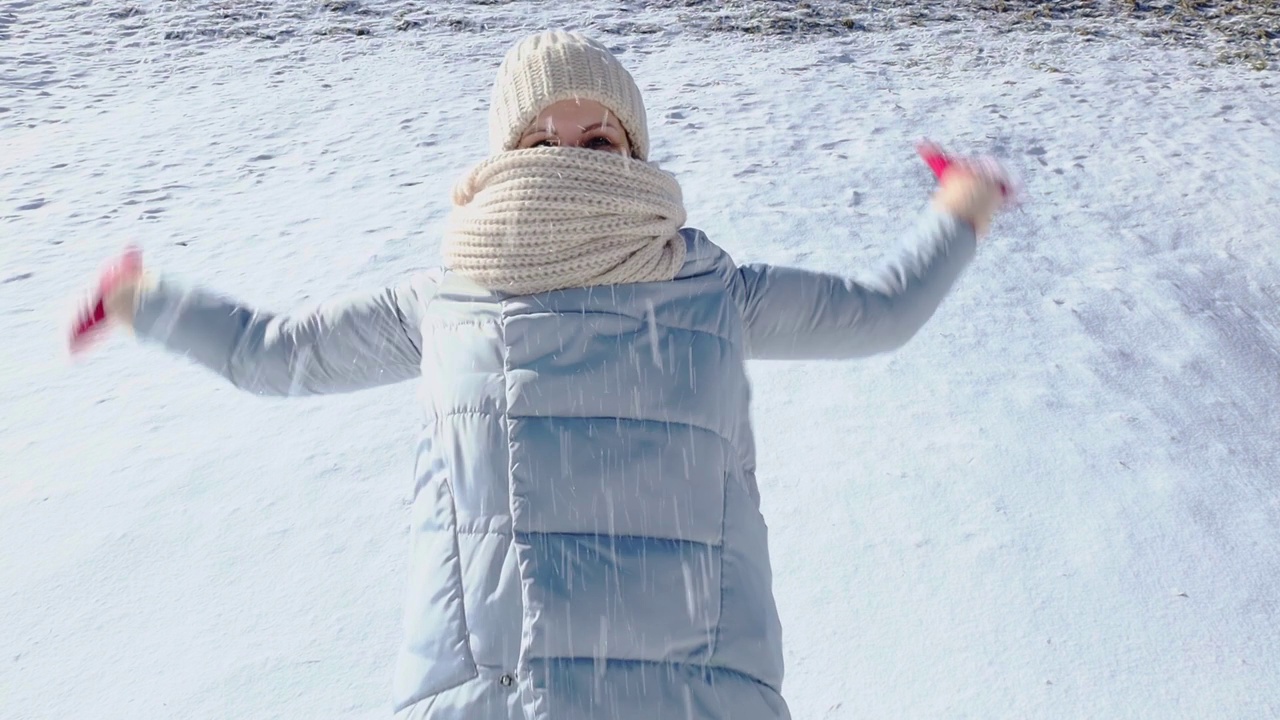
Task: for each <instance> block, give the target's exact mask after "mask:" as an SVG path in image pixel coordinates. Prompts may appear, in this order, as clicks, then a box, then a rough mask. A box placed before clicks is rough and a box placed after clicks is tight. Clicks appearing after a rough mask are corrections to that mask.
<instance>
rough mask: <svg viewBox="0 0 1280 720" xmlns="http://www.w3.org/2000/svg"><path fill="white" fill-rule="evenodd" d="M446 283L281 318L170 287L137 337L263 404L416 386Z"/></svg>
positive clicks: (145, 311) (153, 291)
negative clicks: (428, 306) (424, 315)
mask: <svg viewBox="0 0 1280 720" xmlns="http://www.w3.org/2000/svg"><path fill="white" fill-rule="evenodd" d="M437 285H438V277H436V276H433V275H422V276H419V277H415V278H414V279H413V280H411V281H409V282H406V283H404V284H402V285H399V286H396V287H391V288H385V289H382V290H380V291H378V292H375V293H371V294H370V293H365V294H357V295H351V296H348V297H345V298H339V299H335V300H330V301H327V302H323V303H320V304H319V305H318V306H316V307H314V308H313V309H309V310H306V311H302V312H298V313H293V314H275V313H270V312H265V311H262V310H256V309H254V308H251V307H248V306H246V305H243V304H240V303H238V302H236V301H234V300H231V299H229V298H225V297H222V296H220V295H217V294H214V293H212V292H209V291H207V290H203V289H200V288H188V287H181V286H179V285H177V284H175V283H173V282H171V281H168V280H165V279H163V278H161V279H159V280H158V282H156V283H155V284H154V285H152V286H151V287H150V288H148V289H147V290H146V291H144V292H143V293H142V295H141V297H140V298H139V300H138V305H137V308H136V311H135V314H134V322H133V327H134V332H136V333H137V334H138V336H139V337H140V338H142V339H144V340H148V341H152V342H155V343H159V344H160V345H162V346H163V347H164V348H165V349H167V350H169V351H171V352H174V353H177V354H180V355H185V356H187V357H188V358H190V359H191V360H194V361H195V362H196V363H198V364H200V365H203V366H204V367H206V368H208V369H210V370H212V371H213V372H215V373H218V374H219V375H221V376H222V377H224V378H226V379H227V380H229V381H230V382H231V384H233V385H235V386H236V387H238V388H240V389H242V390H246V391H248V392H251V393H255V394H257V395H275V396H302V395H321V394H330V393H343V392H351V391H355V390H362V389H365V388H371V387H375V386H378V385H388V384H391V383H396V382H400V381H403V380H408V379H411V378H414V377H417V376H418V375H419V374H420V372H421V371H420V363H421V360H422V336H421V331H420V329H419V320H420V319H421V312H422V309H423V308H424V307H425V303H426V302H427V301H429V299H430V298H431V297H432V296H434V293H435V291H436V287H437Z"/></svg>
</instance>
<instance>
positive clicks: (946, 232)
mask: <svg viewBox="0 0 1280 720" xmlns="http://www.w3.org/2000/svg"><path fill="white" fill-rule="evenodd" d="M976 246H977V237H976V235H975V230H974V225H973V224H972V223H971V222H969V221H968V220H965V219H962V218H961V217H959V216H957V215H956V214H954V213H951V212H948V211H946V210H944V209H941V208H938V207H936V206H935V207H931V208H930V209H929V210H928V211H926V212H925V214H924V216H923V217H921V218H920V221H919V222H918V224H917V225H916V227H915V229H914V231H913V232H911V233H910V234H909V235H908V236H907V238H906V242H905V243H904V245H903V248H902V250H901V251H900V253H899V254H898V256H897V257H896V258H894V259H893V260H891V261H890V262H889V263H888V264H886V265H885V266H884V267H882V268H881V269H880V271H879V272H878V273H877V277H876V281H875V282H874V283H868V284H863V283H859V282H856V281H854V280H852V279H849V278H845V277H841V276H838V275H832V274H827V273H819V272H811V271H808V270H801V269H797V268H789V267H777V266H770V265H745V266H743V267H741V268H739V269H738V277H739V279H740V280H741V282H742V291H743V292H742V294H741V295H740V297H741V298H742V302H743V317H744V320H745V325H746V333H747V351H748V355H749V357H751V358H756V359H773V360H804V359H813V360H819V359H824V360H825V359H830V360H837V359H847V358H857V357H866V356H868V355H875V354H878V353H883V352H887V351H890V350H894V349H897V348H899V347H901V346H902V345H904V344H905V343H906V342H907V341H908V340H910V339H911V338H912V337H913V336H914V335H915V334H916V332H918V331H919V330H920V328H921V327H923V326H924V324H925V323H926V322H927V321H928V320H929V318H930V317H932V316H933V313H934V311H936V310H937V309H938V306H939V305H940V304H941V303H942V300H943V298H945V297H946V295H947V293H948V292H950V291H951V288H952V286H953V285H954V284H955V282H956V280H957V279H958V278H959V277H960V275H961V274H962V273H963V271H964V269H965V267H967V266H968V264H969V262H970V261H971V260H972V259H973V256H974V253H975V250H976Z"/></svg>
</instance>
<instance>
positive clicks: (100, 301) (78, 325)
mask: <svg viewBox="0 0 1280 720" xmlns="http://www.w3.org/2000/svg"><path fill="white" fill-rule="evenodd" d="M141 274H142V251H141V250H139V249H138V248H136V247H129V248H128V249H126V250H125V252H124V254H123V255H121V256H120V257H118V258H116V260H115V261H113V262H112V263H110V264H109V265H107V267H106V268H104V269H103V271H102V274H101V275H99V276H98V285H97V287H96V288H94V293H93V295H92V296H91V297H90V298H89V300H88V302H87V303H85V305H84V306H82V307H81V309H80V312H79V313H78V314H77V315H76V322H75V325H74V326H73V327H72V328H71V342H70V347H71V353H72V354H73V355H75V354H79V353H82V352H84V351H85V350H87V349H88V348H89V347H90V346H92V345H93V344H94V343H95V342H96V341H97V340H98V339H99V338H100V337H101V336H102V334H103V332H104V331H105V330H106V329H107V328H108V327H109V326H110V324H111V321H112V320H113V319H114V318H111V317H108V315H107V297H108V296H110V295H111V293H112V292H114V291H115V290H116V288H118V287H119V286H120V284H121V283H123V282H130V281H134V280H137V279H138V277H139V276H141Z"/></svg>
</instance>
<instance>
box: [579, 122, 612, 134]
mask: <svg viewBox="0 0 1280 720" xmlns="http://www.w3.org/2000/svg"><path fill="white" fill-rule="evenodd" d="M602 127H607V128H609V129H610V130H617V129H618V126H617V125H614V124H613V123H611V122H609V121H608V120H604V121H601V122H598V123H593V124H591V125H587V126H586V127H583V126H581V125H579V126H578V129H579V130H581V131H582V132H591V131H592V130H599V129H600V128H602Z"/></svg>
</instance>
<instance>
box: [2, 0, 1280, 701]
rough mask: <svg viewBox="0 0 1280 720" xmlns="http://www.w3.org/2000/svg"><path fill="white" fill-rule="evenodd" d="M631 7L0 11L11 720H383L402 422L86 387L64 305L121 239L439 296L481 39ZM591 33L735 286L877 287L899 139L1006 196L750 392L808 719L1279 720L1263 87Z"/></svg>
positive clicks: (221, 277) (858, 38) (192, 374)
mask: <svg viewBox="0 0 1280 720" xmlns="http://www.w3.org/2000/svg"><path fill="white" fill-rule="evenodd" d="M53 5H54V4H53V3H51V4H50V7H51V8H52V6H53ZM624 5H628V4H627V3H603V2H593V3H583V4H581V5H575V7H573V8H569V7H568V6H569V4H563V5H560V4H555V3H549V4H546V3H516V4H504V5H502V6H501V7H498V8H494V9H492V10H489V11H486V12H493V13H498V14H500V15H501V17H502V18H505V19H504V20H503V21H502V22H501V23H495V24H494V28H495V29H492V30H483V29H478V28H479V25H482V24H483V23H479V24H478V25H477V27H475V28H472V29H470V30H467V31H465V32H461V33H457V32H451V31H450V30H449V29H448V27H447V25H443V24H439V25H432V26H427V25H424V26H423V27H422V28H420V29H418V30H416V31H413V32H406V33H399V34H393V35H386V36H379V37H332V38H328V39H314V38H311V37H309V36H301V35H299V36H298V37H296V38H293V39H289V38H288V37H287V33H283V32H282V33H279V34H280V35H282V36H286V37H284V39H279V40H276V41H263V40H254V39H243V38H235V37H231V38H220V37H206V36H199V35H197V36H195V37H194V38H193V37H185V38H181V37H179V38H175V39H171V40H167V41H166V40H164V39H163V32H162V30H163V28H165V27H168V26H165V25H164V23H160V22H156V21H154V15H153V16H152V20H153V22H152V25H149V26H146V27H142V29H139V30H137V32H136V33H134V34H132V35H129V34H126V33H124V32H123V31H122V30H120V27H127V24H128V16H125V17H124V19H123V20H121V21H120V22H121V23H123V25H122V24H120V23H117V24H116V25H109V26H104V27H102V28H99V29H97V30H94V28H92V27H90V25H91V22H90V21H92V20H93V19H94V18H95V17H98V16H94V15H84V16H80V15H77V14H76V11H75V10H74V6H73V5H72V4H59V5H58V9H57V13H59V14H56V15H55V14H53V13H54V10H52V9H50V10H48V13H50V14H49V15H48V16H47V17H45V16H42V15H41V13H42V12H45V10H43V9H42V7H41V3H38V2H36V3H31V2H27V3H15V2H7V3H3V4H0V9H2V10H3V12H0V18H6V20H5V21H4V23H0V24H2V25H3V28H0V30H2V31H3V33H4V35H5V39H4V40H3V44H2V45H0V71H2V72H3V76H2V82H0V232H2V233H3V241H0V337H2V338H3V342H0V468H3V470H2V471H0V475H2V476H3V480H0V650H2V651H3V652H2V653H0V717H4V718H54V717H69V716H76V717H94V718H104V719H107V718H168V717H184V718H230V717H234V718H268V717H286V718H295V717H296V718H374V717H383V716H385V715H386V713H387V710H388V705H387V688H388V686H389V680H390V663H391V660H392V656H393V652H394V648H395V644H396V642H397V639H398V622H399V621H398V613H399V605H400V599H401V595H402V592H403V576H402V568H403V566H404V560H405V558H404V555H405V549H406V548H405V537H406V534H405V531H404V525H405V522H406V514H405V505H404V502H405V499H406V496H407V492H408V490H409V470H410V467H409V464H410V443H411V436H412V432H413V429H414V423H415V421H416V418H415V417H414V413H413V407H412V400H411V392H412V388H411V387H407V386H406V387H397V388H392V389H387V390H382V391H376V392H369V393H365V394H360V395H353V396H342V397H333V398H324V399H310V400H287V401H271V400H264V399H259V398H255V397H252V396H248V395H244V394H240V393H238V392H236V391H235V390H233V389H231V388H229V387H226V386H225V385H224V384H223V383H221V382H220V381H218V380H216V379H214V378H213V377H211V376H209V375H207V374H205V373H203V372H201V371H199V370H197V369H195V368H193V367H191V366H189V365H188V364H186V363H185V362H184V361H182V360H181V359H179V358H172V357H168V356H165V355H163V354H161V353H160V352H159V351H157V350H155V349H153V348H148V347H141V346H137V345H135V344H133V343H132V342H130V341H128V340H125V339H119V338H117V339H115V340H113V341H111V342H110V343H108V344H107V345H106V346H105V347H103V348H102V350H101V352H99V353H98V354H96V355H94V356H92V357H91V358H89V359H88V360H87V361H85V362H83V363H75V362H71V361H70V360H69V359H68V358H67V356H66V353H65V347H64V341H65V330H66V327H67V323H68V313H69V312H70V310H71V308H72V306H73V304H74V302H75V301H76V300H77V299H78V298H77V295H76V294H77V293H78V292H79V291H80V290H81V288H82V287H83V285H84V284H85V283H87V282H88V280H89V279H90V278H91V277H92V276H93V274H94V272H95V271H96V269H97V267H98V264H99V262H100V261H101V260H102V259H103V258H104V257H106V256H107V255H109V254H112V253H114V252H116V251H117V250H118V249H119V248H120V247H121V246H122V245H123V244H124V243H126V242H137V243H139V244H140V245H142V246H143V248H144V250H145V251H146V253H147V258H148V262H150V263H151V264H153V265H156V266H159V267H161V268H162V269H164V270H165V271H167V272H171V273H174V274H175V275H179V276H181V277H184V278H187V279H189V280H191V281H193V282H200V283H203V284H206V285H209V286H212V287H216V288H218V289H221V290H223V291H225V292H228V293H230V294H233V295H236V296H239V297H242V298H244V299H247V300H251V301H253V302H256V303H259V304H261V305H263V306H267V307H272V308H279V309H286V308H289V307H293V306H297V305H300V304H303V303H306V302H308V301H314V300H318V299H320V298H323V297H325V296H328V295H330V294H333V293H337V292H341V291H345V290H351V289H356V288H367V287H375V286H378V285H380V284H383V283H388V282H391V281H393V280H395V279H397V278H400V277H402V276H403V275H405V274H407V273H408V272H411V271H412V270H414V269H416V268H422V267H427V266H430V265H432V264H434V263H435V262H437V261H438V257H439V255H438V242H437V237H438V235H437V233H438V230H439V229H440V227H441V223H442V221H443V218H444V213H445V212H446V210H447V197H448V189H449V187H450V185H451V184H452V182H453V181H454V180H455V179H456V178H457V177H458V176H459V175H460V174H461V173H462V172H463V171H464V170H465V169H466V168H467V167H468V166H469V165H470V164H472V163H473V162H475V161H476V160H478V159H479V158H480V157H481V156H482V154H483V153H484V149H485V148H484V141H485V134H484V122H485V115H484V111H485V107H486V103H487V93H488V87H489V83H490V81H491V75H492V72H493V70H494V68H495V67H496V64H497V62H498V60H499V59H500V57H501V53H502V52H503V51H504V50H505V48H506V46H507V45H508V44H509V43H510V42H512V41H513V40H515V39H516V38H517V37H518V36H519V35H520V34H522V33H523V32H525V31H528V30H533V29H537V28H540V27H542V26H543V25H545V24H546V23H548V22H554V23H557V24H568V25H575V24H576V25H578V26H582V25H583V24H585V25H586V26H587V27H592V26H593V25H592V24H593V23H594V24H597V25H598V24H601V23H605V24H608V23H613V24H612V25H611V27H615V28H618V27H624V25H622V24H621V23H622V21H623V20H626V21H627V22H634V23H639V25H637V27H640V26H643V27H644V28H647V30H653V27H650V26H649V25H644V23H650V24H659V23H658V21H660V20H662V19H663V18H664V17H666V16H664V15H662V14H660V13H659V14H655V15H653V16H652V17H650V16H646V15H644V14H643V13H639V14H636V13H625V12H624V11H623V9H621V8H622V7H623V6H624ZM630 5H634V3H632V4H630ZM68 8H71V9H68ZM584 8H585V9H584ZM83 12H85V13H87V12H89V11H88V10H85V11H83ZM155 12H159V11H155ZM475 12H481V10H480V9H476V10H475ZM41 18H44V19H43V20H42V19H41ZM77 18H80V19H79V20H77ZM85 18H88V19H87V20H86V19H85ZM655 18H656V20H655ZM81 21H83V22H81ZM307 21H308V22H310V20H307ZM228 22H230V21H228ZM281 22H284V21H281ZM299 22H301V21H299ZM77 23H80V24H77ZM180 25H181V24H180V23H179V24H178V26H180ZM139 27H141V26H139ZM285 29H287V28H285ZM605 36H606V37H607V40H608V41H609V42H610V43H611V44H613V45H614V46H615V47H616V48H618V50H619V51H620V52H622V55H621V57H622V58H623V59H624V61H625V62H626V63H627V64H628V65H629V67H631V69H632V70H633V72H634V74H635V75H636V76H637V78H638V80H639V81H640V84H641V86H642V87H643V88H644V89H645V91H646V93H647V95H646V98H647V101H648V104H649V108H650V118H651V124H652V128H653V135H654V147H655V159H656V160H658V161H659V162H661V163H662V164H663V165H664V166H665V167H667V168H668V169H670V170H672V171H674V172H676V173H677V174H678V176H679V178H680V179H681V181H682V183H683V185H684V188H685V195H686V201H687V204H688V207H689V213H690V222H691V224H693V225H696V226H698V227H701V228H702V229H704V230H706V231H707V232H708V233H709V234H710V235H711V237H712V238H713V239H714V240H716V241H717V242H719V243H720V244H722V245H723V246H724V247H726V248H727V249H728V250H729V251H730V252H731V253H732V254H733V255H734V256H735V258H737V259H738V260H739V261H742V262H745V261H768V262H775V263H790V264H798V265H802V266H806V267H811V268H818V269H824V270H831V271H840V272H848V273H853V274H858V273H860V272H862V271H863V270H865V269H866V268H868V267H869V266H870V265H871V264H872V263H874V262H875V261H876V260H877V259H878V258H879V257H880V256H881V255H882V254H883V253H885V252H888V251H890V250H891V249H892V248H893V244H894V242H895V240H896V238H897V236H898V234H899V233H901V232H902V231H903V230H905V229H906V228H907V227H908V226H909V224H910V222H911V220H912V218H913V215H914V214H915V212H916V211H917V210H918V209H919V208H921V207H922V206H923V204H924V202H925V200H926V198H927V195H928V192H929V190H930V187H931V179H930V177H929V175H928V172H927V170H926V169H925V168H924V166H923V165H922V164H920V163H919V162H918V160H916V159H915V157H914V155H913V150H912V142H913V141H914V140H915V139H916V138H917V137H920V136H929V137H933V138H936V139H938V140H939V141H941V142H943V143H944V144H946V145H948V146H950V147H953V148H955V149H957V150H961V151H966V152H994V153H996V154H998V155H1000V156H1001V157H1003V158H1006V159H1007V161H1008V162H1009V164H1010V165H1011V166H1012V167H1014V168H1015V169H1016V170H1017V171H1018V173H1019V174H1020V175H1021V176H1022V178H1023V179H1024V181H1025V182H1026V185H1027V202H1026V204H1025V205H1024V206H1023V208H1022V209H1020V210H1018V211H1015V212H1013V213H1011V214H1009V215H1007V216H1005V217H1003V218H1002V219H1001V220H1000V221H999V222H998V224H997V226H996V229H995V232H994V233H993V235H992V236H991V238H990V239H989V240H988V241H986V242H984V244H983V245H982V246H981V247H980V251H979V257H978V259H977V261H976V262H975V264H974V265H973V267H972V269H971V271H970V272H969V273H968V274H967V275H966V276H965V277H964V278H963V280H962V281H961V284H960V286H959V287H958V288H957V290H956V292H955V293H954V295H953V296H952V297H951V298H950V299H949V300H948V301H947V303H946V304H945V305H944V307H943V308H942V310H941V311H940V312H939V313H938V315H937V316H936V317H935V318H934V320H933V321H932V322H931V323H930V324H929V325H928V326H927V327H926V328H925V330H924V331H922V332H921V334H920V335H919V336H918V337H917V338H915V339H914V340H913V341H912V343H911V344H910V345H908V346H907V347H906V348H905V349H903V350H902V351H900V352H899V353H897V354H895V355H893V356H889V357H882V358H875V359H871V360H867V361H864V362H861V363H849V364H844V363H840V364H835V363H790V364H784V363H762V364H758V365H753V366H752V368H751V370H752V374H753V378H754V380H755V387H756V392H755V405H754V417H755V422H756V427H757V432H758V435H759V442H760V453H761V457H760V480H761V486H762V492H763V496H764V498H763V504H764V512H765V515H766V518H767V519H768V520H769V522H770V526H771V528H772V537H771V541H772V553H773V559H774V567H775V572H776V592H777V595H778V598H779V602H780V606H781V611H782V613H783V621H784V627H785V633H786V641H787V660H788V680H787V684H786V687H785V694H786V695H787V697H788V699H789V701H790V703H791V704H792V708H793V712H794V715H795V717H796V718H798V719H808V718H864V717H865V718H963V717H971V718H1005V717H1007V718H1027V717H1035V718H1080V717H1107V718H1128V717H1133V718H1147V717H1160V718H1167V717H1178V718H1208V717H1222V718H1266V717H1275V716H1277V715H1280V683H1278V682H1277V680H1276V678H1277V677H1280V601H1278V600H1277V597H1280V499H1278V498H1280V491H1278V486H1277V478H1278V477H1280V330H1278V329H1277V328H1278V327H1280V285H1278V283H1280V247H1278V245H1277V236H1278V234H1280V203H1278V202H1277V200H1280V197H1277V196H1278V194H1280V192H1278V191H1277V188H1280V139H1278V137H1280V135H1278V133H1280V127H1278V125H1277V123H1280V120H1277V119H1276V118H1277V110H1280V93H1278V92H1277V88H1276V86H1275V82H1276V81H1275V79H1274V76H1273V74H1272V73H1256V72H1251V71H1249V70H1247V69H1243V68H1231V67H1227V68H1206V67H1199V66H1197V65H1196V63H1195V62H1193V61H1194V60H1195V59H1196V58H1195V57H1193V56H1192V55H1191V54H1190V52H1182V51H1177V50H1167V49H1166V50H1157V49H1150V48H1144V47H1142V46H1141V45H1140V44H1138V43H1137V42H1136V41H1133V40H1116V41H1114V42H1109V43H1100V42H1094V43H1087V44H1082V43H1081V42H1080V41H1078V40H1077V39H1075V38H1073V37H1072V36H1070V35H1060V36H1055V35H1036V36H1024V35H1019V34H1002V33H996V32H993V31H990V30H981V29H978V28H969V27H964V26H959V27H957V26H930V27H925V28H916V29H909V30H900V31H896V32H893V33H866V34H858V35H853V36H849V37H844V38H827V39H819V40H812V41H803V42H801V41H794V42H789V41H786V40H785V39H777V38H775V39H772V40H768V41H752V40H750V39H742V38H737V37H735V36H731V35H717V36H714V37H712V38H708V37H704V36H700V35H695V34H683V33H681V32H680V31H679V30H678V28H675V27H669V28H667V29H664V30H662V31H660V32H650V31H646V32H635V33H631V34H625V33H623V34H606V35H605Z"/></svg>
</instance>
